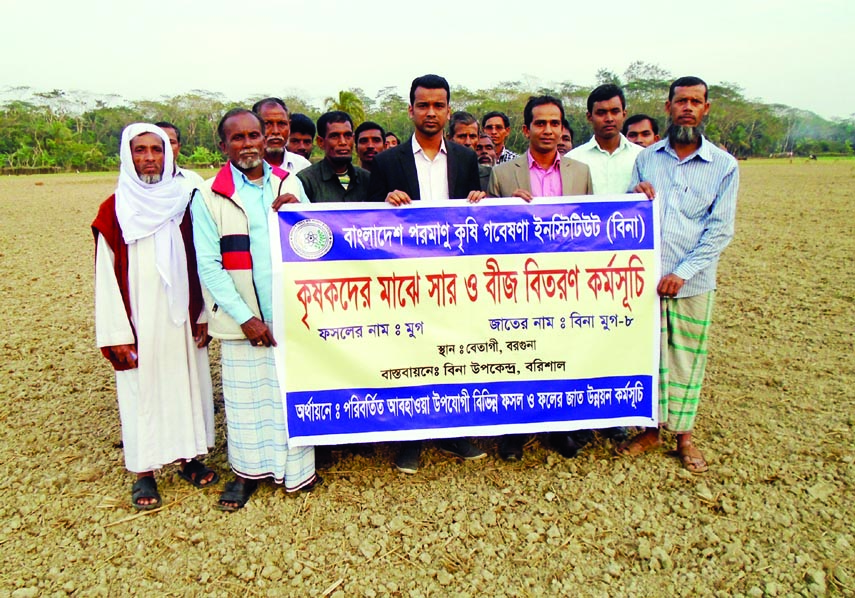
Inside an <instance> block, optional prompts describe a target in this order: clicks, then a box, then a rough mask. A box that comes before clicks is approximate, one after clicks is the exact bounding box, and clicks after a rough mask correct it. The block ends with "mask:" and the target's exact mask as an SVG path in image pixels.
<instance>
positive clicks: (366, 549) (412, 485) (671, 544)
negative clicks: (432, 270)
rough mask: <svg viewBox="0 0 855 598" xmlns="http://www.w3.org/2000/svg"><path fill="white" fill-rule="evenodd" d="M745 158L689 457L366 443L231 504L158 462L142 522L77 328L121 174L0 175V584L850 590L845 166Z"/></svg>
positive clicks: (260, 590) (94, 366)
mask: <svg viewBox="0 0 855 598" xmlns="http://www.w3.org/2000/svg"><path fill="white" fill-rule="evenodd" d="M741 168H742V192H741V194H740V205H739V214H738V223H737V237H736V239H735V241H734V243H733V244H732V245H731V247H730V248H729V249H728V250H727V251H726V253H725V256H724V258H723V262H722V265H721V266H720V270H719V283H720V291H719V293H718V297H717V305H716V310H715V322H714V324H713V333H712V341H711V361H710V366H709V369H708V378H707V383H706V386H705V392H704V398H703V402H702V411H701V416H700V418H699V425H698V429H697V439H698V442H699V444H700V446H701V447H702V448H703V449H704V450H705V451H706V454H707V457H708V460H709V461H710V465H711V470H710V472H709V473H708V474H707V475H705V476H703V477H693V476H691V475H689V474H687V473H685V472H683V471H682V470H680V468H679V467H678V464H677V462H676V461H675V460H674V459H673V458H671V457H669V456H667V455H666V454H665V452H664V451H663V452H659V453H655V454H649V455H645V456H642V457H640V458H638V459H637V460H635V461H627V460H622V459H616V458H613V457H611V456H610V448H611V447H610V445H609V444H608V443H607V442H605V441H599V442H598V443H597V444H595V445H594V446H593V447H590V448H588V449H587V450H586V451H585V453H584V454H583V455H582V456H580V457H579V458H577V459H575V460H570V461H567V460H564V459H562V458H560V457H558V456H557V455H555V454H554V453H551V452H549V451H547V450H545V449H543V448H542V447H541V446H540V445H539V444H538V443H537V442H536V441H535V442H534V443H533V444H531V445H530V446H529V448H528V449H527V452H526V457H525V460H524V461H523V462H521V463H519V464H506V463H503V462H501V461H499V460H498V458H497V457H496V456H495V447H494V443H493V442H492V441H489V440H486V439H485V440H483V441H480V442H481V444H482V446H484V447H485V448H486V449H488V450H489V451H490V454H491V456H490V457H489V458H488V459H486V460H483V461H481V462H478V463H474V464H460V463H456V462H453V461H451V460H448V459H446V458H445V457H443V456H441V455H440V454H439V453H437V452H436V451H435V450H434V449H431V450H429V451H428V452H427V453H426V454H425V456H424V457H423V467H422V469H421V471H420V472H419V473H418V475H416V476H413V477H405V476H403V475H401V474H398V473H396V472H394V471H393V469H392V467H391V458H392V450H391V448H390V447H388V446H382V445H381V446H379V447H378V449H377V453H376V455H375V456H373V457H363V456H354V455H349V454H343V455H341V458H340V459H339V460H338V461H337V463H336V464H335V465H334V466H332V467H331V468H330V469H329V470H326V471H324V472H322V473H323V475H324V477H325V478H326V483H325V484H324V485H323V486H322V487H321V488H320V489H318V490H317V491H316V492H315V493H313V494H309V495H299V496H286V495H285V494H284V493H283V492H282V491H281V490H277V489H274V488H272V487H270V486H263V487H262V488H261V489H260V491H259V492H258V493H257V494H256V496H254V497H253V498H252V500H251V502H250V503H249V505H248V506H247V508H246V509H244V510H243V511H242V512H239V513H236V514H232V515H226V514H222V513H220V512H218V511H216V510H214V508H213V504H214V501H215V499H216V496H217V492H218V490H219V488H217V489H213V490H207V491H204V490H203V491H200V490H195V489H192V488H191V487H190V486H188V485H187V484H185V483H183V482H182V481H181V480H180V479H178V477H177V476H176V475H175V468H174V466H173V467H169V468H166V469H165V470H164V471H163V472H162V473H161V474H160V475H159V486H160V490H161V494H162V496H163V498H164V503H165V505H166V508H165V509H164V510H162V511H160V512H157V513H154V514H149V515H145V516H140V517H134V515H135V513H134V512H133V511H132V510H131V509H130V507H129V505H128V499H129V492H130V484H131V478H130V476H129V475H128V474H127V473H126V472H125V471H124V469H123V467H122V463H123V461H122V452H121V449H120V448H116V443H117V441H118V440H119V438H120V436H119V423H118V416H117V412H116V407H115V397H114V390H113V378H112V372H111V370H110V369H109V367H108V364H107V363H106V361H104V360H103V359H102V358H101V357H100V355H99V353H98V352H97V350H96V349H95V348H94V341H93V330H92V253H93V243H92V237H91V234H90V232H89V223H90V222H91V220H92V218H93V217H94V214H95V212H96V208H97V206H98V203H99V202H100V201H102V200H103V198H104V197H106V196H107V195H109V193H110V192H111V190H112V188H113V185H114V182H115V176H113V175H76V176H75V175H57V176H41V177H4V178H2V179H0V202H2V214H3V215H2V219H0V285H2V288H3V301H2V304H0V313H2V320H0V364H2V365H0V367H2V376H0V397H2V401H0V422H2V424H3V425H2V426H0V450H1V451H2V455H3V458H2V460H0V461H2V462H0V530H2V531H0V565H2V566H0V596H2V595H9V594H12V595H14V596H35V595H57V596H60V595H75V596H92V595H104V596H116V595H124V594H138V595H203V594H204V595H211V596H268V595H270V596H278V595H308V596H322V595H332V596H446V595H447V596H481V595H489V596H541V595H574V596H669V595H691V596H706V595H718V596H729V595H737V594H742V595H746V596H763V595H779V596H800V595H801V596H809V595H822V594H828V595H841V596H842V595H853V594H855V557H853V554H855V549H853V546H855V524H854V523H853V520H854V519H855V493H854V492H853V487H855V447H853V441H852V434H853V427H855V413H853V408H852V399H853V392H852V388H853V383H855V365H854V364H855V360H853V329H855V316H853V308H855V267H853V256H855V241H853V233H855V227H853V224H852V222H853V220H852V216H851V213H852V211H853V209H855V163H853V162H846V161H841V162H836V163H824V162H820V163H811V164H803V163H796V164H789V163H787V162H747V163H742V164H741ZM217 423H218V427H217V446H216V448H215V449H214V451H213V454H212V455H211V456H209V458H208V463H209V464H211V465H212V466H214V467H216V468H217V469H218V470H219V471H220V472H221V473H222V474H224V475H225V474H227V462H226V457H225V441H224V428H223V422H222V414H220V415H219V416H218V422H217ZM225 477H228V476H227V475H226V476H225ZM220 486H221V485H220Z"/></svg>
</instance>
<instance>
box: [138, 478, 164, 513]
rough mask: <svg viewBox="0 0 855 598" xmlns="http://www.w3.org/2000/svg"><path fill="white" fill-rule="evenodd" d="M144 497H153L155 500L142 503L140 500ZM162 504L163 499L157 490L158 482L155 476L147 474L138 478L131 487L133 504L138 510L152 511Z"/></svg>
mask: <svg viewBox="0 0 855 598" xmlns="http://www.w3.org/2000/svg"><path fill="white" fill-rule="evenodd" d="M143 498H153V499H154V502H153V503H151V504H148V505H144V504H141V503H140V502H139V501H140V499H143ZM161 504H162V501H161V500H160V494H158V492H157V482H155V481H154V476H151V475H147V476H144V477H141V478H137V481H136V482H134V485H133V486H132V487H131V505H133V507H134V508H135V509H136V510H138V511H151V510H152V509H157V508H159V507H160V505H161Z"/></svg>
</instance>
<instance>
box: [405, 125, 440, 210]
mask: <svg viewBox="0 0 855 598" xmlns="http://www.w3.org/2000/svg"><path fill="white" fill-rule="evenodd" d="M413 158H415V160H416V173H417V174H418V175H419V193H420V194H421V198H422V199H434V200H438V199H448V152H447V151H446V149H445V139H443V140H442V144H441V145H440V147H439V153H437V154H436V156H434V159H433V160H431V159H430V158H428V157H427V156H426V155H425V151H424V150H423V149H422V146H420V145H419V142H418V141H417V140H416V136H415V135H413Z"/></svg>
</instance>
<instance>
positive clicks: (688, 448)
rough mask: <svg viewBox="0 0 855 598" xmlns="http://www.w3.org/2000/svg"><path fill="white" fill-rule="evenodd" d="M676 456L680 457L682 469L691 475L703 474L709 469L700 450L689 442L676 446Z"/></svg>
mask: <svg viewBox="0 0 855 598" xmlns="http://www.w3.org/2000/svg"><path fill="white" fill-rule="evenodd" d="M677 455H678V456H679V457H680V462H681V463H682V464H683V467H685V468H686V470H687V471H690V472H691V473H695V474H698V473H704V472H705V471H707V470H708V469H709V465H707V462H706V460H705V459H704V454H703V453H702V452H701V449H699V448H698V447H696V446H695V445H694V444H692V443H691V442H686V443H680V444H678V445H677Z"/></svg>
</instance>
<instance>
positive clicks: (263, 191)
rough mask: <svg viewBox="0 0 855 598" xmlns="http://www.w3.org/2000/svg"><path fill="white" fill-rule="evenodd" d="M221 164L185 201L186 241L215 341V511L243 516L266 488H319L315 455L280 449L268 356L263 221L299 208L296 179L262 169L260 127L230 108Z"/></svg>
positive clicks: (281, 426) (222, 127)
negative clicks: (218, 430)
mask: <svg viewBox="0 0 855 598" xmlns="http://www.w3.org/2000/svg"><path fill="white" fill-rule="evenodd" d="M217 132H218V134H219V137H220V149H221V150H222V151H223V153H224V154H226V156H227V157H228V159H229V161H228V163H227V164H226V165H225V166H223V168H222V169H220V171H219V172H218V173H217V175H216V176H215V177H214V178H213V179H211V180H210V181H207V183H206V185H205V188H204V189H202V191H201V192H197V193H196V194H195V195H194V199H193V202H192V206H191V212H192V215H193V223H194V226H193V241H194V245H195V247H196V255H197V264H198V269H199V278H200V279H201V281H202V287H203V288H202V291H203V295H204V296H205V309H206V312H207V316H208V331H209V334H210V335H211V336H213V337H214V338H219V339H221V341H222V344H221V347H222V371H223V397H224V400H225V406H226V423H227V430H228V453H229V464H230V465H231V468H232V471H233V472H234V473H235V476H236V477H235V479H234V480H233V481H231V482H229V483H228V484H226V487H225V490H224V491H223V493H222V494H221V495H220V499H219V503H218V508H220V509H221V510H223V511H236V510H238V509H240V508H242V507H243V506H244V505H245V504H246V502H247V501H248V500H249V498H250V497H251V496H252V494H253V492H255V490H256V488H257V487H258V480H261V479H266V478H269V479H272V480H273V482H274V483H276V484H281V485H283V486H284V487H285V490H287V491H288V492H294V491H297V490H308V489H311V488H312V487H314V485H315V484H317V483H318V481H319V478H318V476H317V475H316V474H315V450H314V447H293V446H290V445H289V442H288V431H287V427H286V424H285V411H284V409H282V399H281V396H280V390H279V384H280V382H279V380H278V377H277V374H276V364H275V361H274V356H273V347H274V346H276V340H275V339H274V338H273V332H272V328H273V326H272V321H273V288H272V287H273V284H272V282H273V281H272V270H273V264H272V258H271V251H270V239H269V236H268V224H267V223H268V215H269V212H270V210H271V209H272V210H277V209H278V208H279V207H280V206H281V205H282V204H283V203H294V202H298V201H300V202H307V201H308V200H307V198H306V196H305V193H304V191H303V186H302V184H301V183H300V181H299V180H298V179H297V177H296V176H295V175H292V174H290V173H288V172H286V171H284V170H282V169H281V168H278V167H275V166H270V164H268V163H267V162H265V161H264V159H263V157H264V151H265V145H266V144H265V138H264V122H263V121H262V120H261V118H260V117H259V116H258V115H256V114H255V113H253V112H251V111H249V110H244V109H241V108H236V109H234V110H230V111H229V112H227V113H226V114H225V116H223V118H222V120H220V124H219V126H218V128H217Z"/></svg>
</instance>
